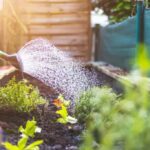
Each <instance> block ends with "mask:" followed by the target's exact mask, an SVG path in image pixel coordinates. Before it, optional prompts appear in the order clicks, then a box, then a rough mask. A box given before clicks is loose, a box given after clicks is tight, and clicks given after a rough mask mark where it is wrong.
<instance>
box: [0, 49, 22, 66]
mask: <svg viewBox="0 0 150 150" xmlns="http://www.w3.org/2000/svg"><path fill="white" fill-rule="evenodd" d="M0 59H2V60H4V61H8V62H9V63H10V64H11V65H13V66H14V67H15V68H17V69H21V68H22V67H21V61H20V59H19V57H18V55H17V54H12V55H9V54H7V53H5V52H3V51H1V50H0Z"/></svg>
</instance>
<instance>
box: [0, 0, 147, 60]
mask: <svg viewBox="0 0 150 150" xmlns="http://www.w3.org/2000/svg"><path fill="white" fill-rule="evenodd" d="M147 5H149V2H148V1H147ZM134 14H135V1H134V0H0V35H1V36H0V49H2V50H5V51H6V52H9V53H14V52H17V51H18V50H19V49H20V48H21V47H22V46H23V45H24V44H25V43H26V42H27V41H29V40H32V39H35V38H38V37H42V38H47V39H49V40H50V42H51V43H53V44H55V45H56V46H57V47H59V48H61V49H62V50H64V51H67V52H68V53H70V55H71V56H73V57H75V58H77V59H80V60H84V61H89V60H93V59H94V53H95V47H96V39H97V27H101V26H106V25H108V24H114V23H117V22H120V21H123V20H125V19H126V18H128V17H129V16H132V15H134Z"/></svg>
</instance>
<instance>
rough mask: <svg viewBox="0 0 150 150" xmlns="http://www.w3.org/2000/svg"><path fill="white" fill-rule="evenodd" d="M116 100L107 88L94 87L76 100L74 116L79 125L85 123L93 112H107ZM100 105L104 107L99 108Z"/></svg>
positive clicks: (115, 96) (111, 91)
mask: <svg viewBox="0 0 150 150" xmlns="http://www.w3.org/2000/svg"><path fill="white" fill-rule="evenodd" d="M117 98H118V97H117V95H116V94H115V93H114V92H113V90H112V89H111V88H109V87H106V86H104V87H101V88H99V87H94V88H92V89H90V90H88V91H86V92H84V93H83V94H82V95H81V96H80V98H79V99H78V100H76V107H75V115H76V117H77V118H78V121H79V122H80V123H85V122H86V121H88V120H89V119H90V118H91V115H92V114H93V113H94V112H100V111H101V109H105V111H107V110H108V109H109V108H108V107H111V105H112V104H111V103H114V102H115V101H116V100H117ZM102 105H105V107H103V108H101V106H102Z"/></svg>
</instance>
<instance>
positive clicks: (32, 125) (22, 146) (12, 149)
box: [2, 119, 43, 150]
mask: <svg viewBox="0 0 150 150" xmlns="http://www.w3.org/2000/svg"><path fill="white" fill-rule="evenodd" d="M36 124H37V122H36V121H35V120H34V119H33V120H31V121H27V123H26V127H25V128H23V127H22V126H20V128H19V132H21V139H20V140H19V141H18V143H17V145H13V144H11V143H9V142H4V143H3V144H2V145H3V146H4V147H5V148H6V150H39V145H41V144H42V143H43V141H42V140H38V141H35V142H33V143H31V144H29V145H27V142H28V140H29V138H34V136H35V133H36V132H39V133H40V132H41V128H39V127H38V126H37V125H36Z"/></svg>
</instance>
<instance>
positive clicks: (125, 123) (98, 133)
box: [80, 47, 150, 150]
mask: <svg viewBox="0 0 150 150" xmlns="http://www.w3.org/2000/svg"><path fill="white" fill-rule="evenodd" d="M140 48H141V47H140ZM145 50H146V49H145V48H144V47H143V48H141V49H140V50H139V54H138V55H137V58H136V65H137V67H138V71H136V72H134V73H131V74H130V76H128V77H126V78H121V79H120V81H121V82H122V84H123V85H124V93H123V95H122V96H121V97H120V98H119V100H118V101H116V102H115V103H113V104H112V103H111V101H110V102H109V100H108V99H107V100H106V101H104V103H101V105H99V107H100V111H99V112H94V113H92V114H91V119H90V120H88V124H87V130H86V131H85V133H84V142H83V144H82V145H81V147H80V150H147V149H149V147H150V142H149V139H150V119H149V118H150V100H149V99H150V91H149V85H150V79H149V78H145V77H143V75H145V76H146V75H147V74H148V72H149V70H150V67H149V65H148V62H149V59H148V57H147V56H146V51H145ZM142 60H143V61H142ZM142 64H146V66H143V65H142ZM107 106H108V107H107ZM110 106H111V107H110ZM104 108H107V111H103V110H104Z"/></svg>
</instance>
